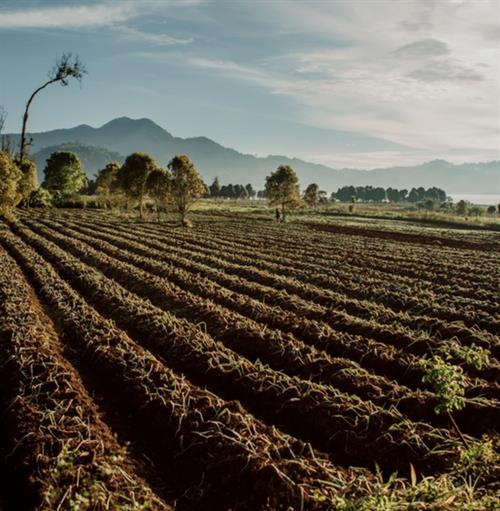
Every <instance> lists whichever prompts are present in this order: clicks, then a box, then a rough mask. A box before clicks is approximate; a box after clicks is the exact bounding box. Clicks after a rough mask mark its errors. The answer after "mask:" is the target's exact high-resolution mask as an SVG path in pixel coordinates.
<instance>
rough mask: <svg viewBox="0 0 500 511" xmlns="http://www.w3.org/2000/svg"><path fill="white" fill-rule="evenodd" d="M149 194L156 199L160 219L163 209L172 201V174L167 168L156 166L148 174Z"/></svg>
mask: <svg viewBox="0 0 500 511" xmlns="http://www.w3.org/2000/svg"><path fill="white" fill-rule="evenodd" d="M146 188H147V191H148V195H149V196H150V197H151V198H152V199H153V200H154V202H155V207H156V214H157V215H158V221H160V213H161V211H162V209H166V207H167V205H168V203H169V202H170V201H171V191H172V176H171V175H170V172H169V171H168V170H165V169H161V168H156V169H154V170H153V171H152V172H151V173H150V174H149V176H148V180H147V182H146Z"/></svg>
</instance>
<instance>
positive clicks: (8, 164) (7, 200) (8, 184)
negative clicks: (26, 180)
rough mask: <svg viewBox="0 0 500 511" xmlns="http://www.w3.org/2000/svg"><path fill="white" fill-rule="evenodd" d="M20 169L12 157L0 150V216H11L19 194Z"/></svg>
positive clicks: (19, 197)
mask: <svg viewBox="0 0 500 511" xmlns="http://www.w3.org/2000/svg"><path fill="white" fill-rule="evenodd" d="M21 178H22V174H21V171H20V170H19V168H18V166H17V165H16V164H15V163H14V161H13V160H12V158H11V157H10V156H9V155H8V154H7V153H6V152H4V151H0V216H3V217H5V218H12V216H13V210H14V208H15V207H16V205H17V204H18V203H19V200H20V199H21V196H20V194H19V191H18V186H19V184H18V183H19V181H20V180H21Z"/></svg>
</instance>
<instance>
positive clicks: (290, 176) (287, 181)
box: [266, 165, 300, 220]
mask: <svg viewBox="0 0 500 511" xmlns="http://www.w3.org/2000/svg"><path fill="white" fill-rule="evenodd" d="M266 196H267V198H268V199H269V203H270V204H271V205H273V206H275V205H278V206H281V218H283V220H285V219H286V210H287V209H292V208H295V207H297V206H298V205H299V204H300V189H299V178H298V177H297V174H296V173H295V171H294V170H293V169H292V167H290V166H289V165H280V166H279V167H278V168H277V170H275V171H274V172H273V173H272V174H271V175H270V176H267V177H266Z"/></svg>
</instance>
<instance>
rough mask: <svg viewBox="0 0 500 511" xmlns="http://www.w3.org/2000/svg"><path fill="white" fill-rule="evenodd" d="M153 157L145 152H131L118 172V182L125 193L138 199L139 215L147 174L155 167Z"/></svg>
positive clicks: (141, 216) (145, 192) (142, 204)
mask: <svg viewBox="0 0 500 511" xmlns="http://www.w3.org/2000/svg"><path fill="white" fill-rule="evenodd" d="M157 168H158V167H157V165H156V162H155V161H154V159H153V158H152V157H151V156H149V154H146V153H133V154H131V155H130V156H128V157H127V159H126V160H125V163H124V164H123V165H122V167H121V169H120V171H119V173H118V182H119V184H120V187H121V188H122V189H123V191H124V192H125V194H126V195H127V196H128V197H130V198H131V199H134V200H138V201H139V216H140V218H141V219H142V218H143V217H144V200H145V198H146V195H147V189H146V183H147V181H148V176H149V174H150V173H151V172H153V170H155V169H157Z"/></svg>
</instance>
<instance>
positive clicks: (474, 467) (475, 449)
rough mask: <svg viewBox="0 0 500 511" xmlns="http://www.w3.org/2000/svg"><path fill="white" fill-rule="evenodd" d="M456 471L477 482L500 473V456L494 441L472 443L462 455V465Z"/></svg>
mask: <svg viewBox="0 0 500 511" xmlns="http://www.w3.org/2000/svg"><path fill="white" fill-rule="evenodd" d="M455 470H456V471H457V472H458V473H460V474H463V475H464V476H466V477H472V478H474V479H476V480H480V481H483V480H486V479H488V478H489V477H490V476H492V475H493V474H495V473H499V472H500V455H499V454H498V452H497V451H495V447H494V445H493V440H492V439H490V438H484V439H482V440H481V441H476V442H472V443H471V444H470V445H469V446H468V447H467V448H466V449H464V450H462V452H461V453H460V463H457V465H456V466H455Z"/></svg>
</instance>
